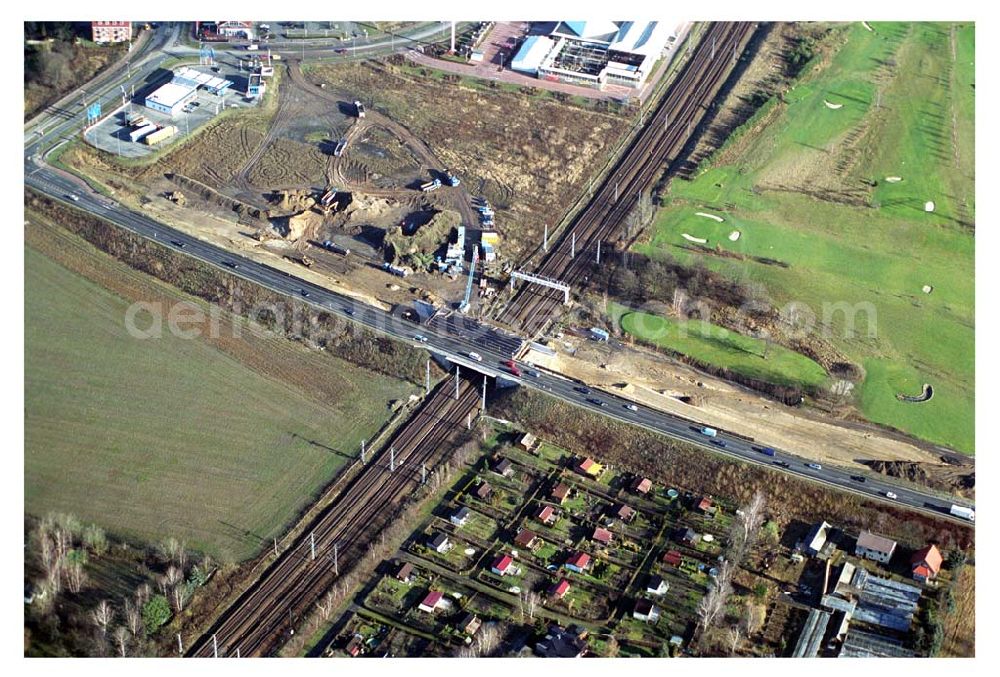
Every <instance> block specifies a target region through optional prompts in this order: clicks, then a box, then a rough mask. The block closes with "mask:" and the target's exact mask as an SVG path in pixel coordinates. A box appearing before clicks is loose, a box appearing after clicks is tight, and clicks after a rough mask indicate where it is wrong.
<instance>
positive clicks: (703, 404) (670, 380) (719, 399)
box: [524, 334, 971, 474]
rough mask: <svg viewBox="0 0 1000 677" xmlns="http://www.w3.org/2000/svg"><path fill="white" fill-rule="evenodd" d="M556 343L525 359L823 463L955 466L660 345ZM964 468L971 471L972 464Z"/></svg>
mask: <svg viewBox="0 0 1000 677" xmlns="http://www.w3.org/2000/svg"><path fill="white" fill-rule="evenodd" d="M557 343H558V346H557V351H558V352H557V354H556V355H555V356H554V357H553V356H548V355H545V354H543V353H540V352H538V351H529V352H528V354H527V355H525V358H524V359H525V360H529V361H532V362H534V363H535V364H536V365H538V366H540V367H543V368H546V369H549V370H551V371H553V372H557V373H560V374H563V375H565V376H568V377H570V378H575V379H579V380H580V381H583V382H584V383H587V384H589V385H592V386H596V387H601V388H605V389H607V390H609V391H611V392H620V393H622V394H623V395H628V397H629V398H631V399H634V400H636V401H637V402H641V403H643V404H645V405H647V406H649V407H652V408H654V409H659V410H661V411H666V412H669V413H672V414H676V415H678V416H683V417H685V418H690V419H692V420H695V421H711V422H712V423H713V424H714V425H717V426H718V427H720V428H723V429H726V430H730V431H733V432H735V433H738V434H741V435H747V436H750V437H753V438H754V439H755V440H758V441H760V442H761V443H763V444H767V445H771V446H775V447H779V448H781V449H786V450H791V451H795V450H800V451H801V452H803V453H804V454H808V458H809V459H811V460H817V461H819V462H821V463H823V462H827V463H833V464H836V465H840V466H843V467H856V468H858V469H859V470H860V469H862V468H866V469H867V466H865V465H863V464H862V463H861V461H868V460H885V461H913V462H919V463H924V464H927V466H928V470H929V471H930V470H932V469H933V468H932V466H935V467H939V468H940V470H941V473H942V474H946V473H948V472H949V471H951V472H953V471H954V470H955V467H954V466H951V465H947V464H943V463H942V462H941V458H940V456H941V455H940V454H935V453H933V452H932V451H929V450H927V449H923V448H921V447H919V446H916V445H915V444H911V443H909V442H906V441H904V440H902V439H897V438H894V437H891V436H889V435H887V434H884V433H881V432H880V431H878V430H877V429H876V428H874V427H872V428H867V427H865V426H853V425H848V424H845V423H842V422H838V421H835V420H833V419H824V418H821V417H820V416H819V415H818V414H811V413H805V412H802V411H800V410H797V409H788V408H786V407H784V406H782V405H781V404H778V403H776V402H774V401H772V400H769V399H767V398H765V397H761V396H759V395H756V394H754V393H752V392H750V391H748V390H746V389H744V388H741V387H740V386H738V385H735V384H732V383H729V382H727V381H724V380H722V379H718V378H715V377H712V376H709V375H707V374H704V373H701V372H699V371H697V370H695V369H693V368H691V367H688V366H686V365H684V364H681V363H679V362H677V361H676V360H673V359H671V358H669V357H667V356H665V355H660V354H658V353H655V352H653V351H648V350H645V349H642V348H633V347H630V346H623V347H622V348H616V347H614V346H611V345H609V344H605V343H597V342H594V341H590V340H587V339H582V338H577V337H571V336H569V335H568V334H566V335H564V337H563V338H562V339H560V340H559V341H558V342H557ZM681 398H686V399H688V400H689V401H690V403H687V402H685V401H683V400H682V399H681ZM803 457H804V458H805V457H806V456H805V455H804V456H803ZM970 465H971V460H970ZM963 470H964V471H965V472H970V471H971V467H970V468H965V469H963Z"/></svg>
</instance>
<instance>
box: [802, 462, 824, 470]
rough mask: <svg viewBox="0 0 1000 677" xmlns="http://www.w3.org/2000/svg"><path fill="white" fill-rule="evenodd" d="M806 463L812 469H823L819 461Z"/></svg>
mask: <svg viewBox="0 0 1000 677" xmlns="http://www.w3.org/2000/svg"><path fill="white" fill-rule="evenodd" d="M806 465H807V466H808V467H810V468H812V469H813V470H822V469H823V466H821V465H820V464H819V463H806Z"/></svg>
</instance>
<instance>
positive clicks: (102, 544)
mask: <svg viewBox="0 0 1000 677" xmlns="http://www.w3.org/2000/svg"><path fill="white" fill-rule="evenodd" d="M83 543H84V545H86V546H87V547H88V548H89V549H90V551H91V552H92V553H94V554H95V555H97V556H98V557H100V556H101V555H103V554H104V553H106V552H107V551H108V537H107V534H105V533H104V529H102V528H101V527H99V526H97V525H96V524H91V525H89V526H88V527H86V528H85V529H84V530H83Z"/></svg>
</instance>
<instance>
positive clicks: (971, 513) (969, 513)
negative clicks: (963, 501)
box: [949, 505, 976, 522]
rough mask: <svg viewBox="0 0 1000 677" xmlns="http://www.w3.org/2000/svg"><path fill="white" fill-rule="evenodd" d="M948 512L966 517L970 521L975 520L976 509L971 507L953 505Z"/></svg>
mask: <svg viewBox="0 0 1000 677" xmlns="http://www.w3.org/2000/svg"><path fill="white" fill-rule="evenodd" d="M949 512H950V513H951V514H952V515H954V516H955V517H961V518H962V519H967V520H969V521H970V522H975V521H976V511H975V510H973V509H972V508H966V507H963V506H961V505H953V506H951V510H950V511H949Z"/></svg>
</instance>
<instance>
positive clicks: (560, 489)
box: [549, 482, 569, 505]
mask: <svg viewBox="0 0 1000 677" xmlns="http://www.w3.org/2000/svg"><path fill="white" fill-rule="evenodd" d="M549 496H551V497H552V500H553V501H558V502H559V504H560V505H561V504H562V502H563V501H565V500H566V497H567V496H569V485H568V484H563V483H562V482H560V483H559V484H557V485H555V486H554V487H552V491H551V492H550V493H549Z"/></svg>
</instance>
